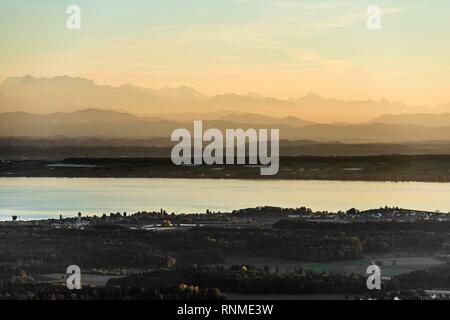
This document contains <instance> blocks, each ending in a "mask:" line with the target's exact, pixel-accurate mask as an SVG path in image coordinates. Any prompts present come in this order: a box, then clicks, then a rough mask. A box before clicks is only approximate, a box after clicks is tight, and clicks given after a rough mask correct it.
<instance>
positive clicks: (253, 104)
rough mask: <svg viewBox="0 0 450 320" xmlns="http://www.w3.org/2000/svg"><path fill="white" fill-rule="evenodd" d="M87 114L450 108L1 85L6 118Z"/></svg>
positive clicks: (374, 113)
mask: <svg viewBox="0 0 450 320" xmlns="http://www.w3.org/2000/svg"><path fill="white" fill-rule="evenodd" d="M86 108H99V109H107V110H114V111H120V112H127V113H131V114H138V115H152V114H166V115H167V114H177V113H178V114H179V113H183V114H186V113H218V112H219V113H220V112H222V111H223V110H226V111H234V112H245V113H255V114H259V115H268V116H273V117H280V118H283V117H297V118H301V119H303V120H305V121H310V122H318V123H358V122H367V121H370V120H372V119H374V118H376V117H380V116H382V115H385V114H402V113H444V112H450V104H448V105H443V106H439V107H436V108H429V107H412V106H407V105H405V104H402V103H400V102H389V101H385V100H383V101H373V100H366V101H340V100H336V99H326V98H323V97H321V96H319V95H317V94H314V93H310V94H307V95H306V96H303V97H300V98H293V99H289V100H282V99H277V98H270V97H263V96H259V95H255V94H247V95H239V94H234V93H227V94H222V95H216V96H206V95H203V94H201V93H199V92H197V91H196V90H194V89H192V88H188V87H179V88H162V89H159V90H155V89H148V88H141V87H136V86H132V85H123V86H120V87H112V86H104V85H97V84H96V83H94V82H93V81H91V80H88V79H84V78H72V77H68V76H61V77H54V78H35V77H32V76H25V77H16V78H8V79H6V80H5V81H4V82H3V83H2V84H1V85H0V111H1V112H14V111H23V112H30V113H36V114H45V113H53V112H73V111H77V110H81V109H86ZM246 121H247V120H246ZM294 121H297V120H294ZM294 125H295V124H294Z"/></svg>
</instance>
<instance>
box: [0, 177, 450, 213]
mask: <svg viewBox="0 0 450 320" xmlns="http://www.w3.org/2000/svg"><path fill="white" fill-rule="evenodd" d="M263 205H270V206H280V207H300V206H306V207H310V208H312V209H313V210H328V211H337V210H347V209H349V208H352V207H355V208H358V209H360V210H363V209H370V208H378V207H381V206H385V205H388V206H398V207H403V208H407V209H417V210H430V211H435V210H440V211H442V212H448V211H450V183H426V182H398V183H392V182H355V181H349V182H342V181H296V180H292V181H286V180H210V179H199V180H195V179H99V178H87V179H59V178H0V219H2V220H10V219H11V216H12V215H18V216H20V218H21V219H23V220H29V219H40V218H56V217H59V215H60V214H62V215H63V216H65V217H68V216H71V217H72V216H75V215H76V214H77V213H78V212H82V213H83V215H94V214H96V215H101V214H103V213H106V214H109V213H110V212H124V211H125V212H128V213H130V214H131V213H134V212H137V211H153V210H155V211H159V210H160V209H161V208H164V209H165V210H166V211H167V212H170V213H171V212H177V213H181V212H185V213H193V212H199V213H203V212H205V211H206V210H207V209H209V210H213V211H222V212H226V211H231V210H233V209H241V208H249V207H256V206H263Z"/></svg>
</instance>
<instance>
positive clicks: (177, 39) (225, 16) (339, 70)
mask: <svg viewBox="0 0 450 320" xmlns="http://www.w3.org/2000/svg"><path fill="white" fill-rule="evenodd" d="M372 4H375V5H378V6H379V7H380V8H381V10H382V16H381V24H382V28H381V30H377V31H374V30H369V29H368V28H367V26H366V20H367V12H366V10H367V8H368V6H369V5H372ZM69 5H78V6H79V7H80V9H81V30H68V29H67V27H66V20H67V18H68V15H67V14H66V8H67V7H68V6H69ZM0 8H1V10H0V80H3V79H5V78H7V77H10V76H24V75H27V74H30V75H33V76H57V75H70V76H80V77H85V78H89V79H92V80H94V81H95V82H96V83H98V84H109V85H121V84H126V83H131V84H135V85H139V86H144V87H152V88H160V87H165V86H180V85H183V86H190V87H194V88H196V89H197V90H198V91H200V92H202V93H205V94H209V95H212V94H222V93H227V92H234V93H248V92H252V93H257V94H261V95H265V96H273V97H279V98H290V97H299V96H302V95H304V94H306V93H308V92H316V93H318V94H320V95H323V96H325V97H334V98H338V99H345V100H354V99H377V100H379V99H388V100H393V101H402V102H405V103H408V104H411V105H427V106H435V105H438V104H441V103H447V102H449V101H450V90H449V88H450V58H449V57H450V41H449V40H450V35H449V31H450V1H448V0H433V1H429V0H414V1H411V0H371V1H366V0H339V1H337V0H336V1H329V0H315V1H303V0H164V1H162V0H160V1H153V0H114V1H111V0H70V1H62V0H40V1H36V0H20V1H17V0H14V1H12V0H0Z"/></svg>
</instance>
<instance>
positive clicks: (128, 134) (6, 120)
mask: <svg viewBox="0 0 450 320" xmlns="http://www.w3.org/2000/svg"><path fill="white" fill-rule="evenodd" d="M211 117H212V115H211V114H210V115H208V116H207V118H209V119H206V120H204V128H205V129H207V128H218V129H220V130H225V129H228V128H243V129H248V128H279V129H280V136H281V139H290V140H315V141H340V142H348V143H353V142H370V143H373V142H377V143H392V142H405V141H425V140H433V141H436V140H450V139H449V137H450V123H449V122H447V123H444V122H441V124H442V125H443V126H429V127H426V126H419V125H415V124H411V125H410V124H406V125H405V124H384V123H378V122H374V123H365V124H317V123H310V122H306V121H303V120H301V119H299V118H295V117H287V118H275V117H268V116H261V115H257V114H247V113H236V112H234V113H230V114H227V113H226V112H224V113H218V114H216V118H215V119H213V118H211ZM406 117H407V118H409V117H410V116H409V115H406ZM441 117H442V118H443V119H444V118H445V119H450V117H449V115H448V114H447V115H442V116H441ZM413 118H414V117H413ZM233 119H239V120H236V121H233ZM388 119H390V118H389V117H388ZM398 119H401V117H399V118H398ZM397 122H401V121H400V120H397ZM177 128H188V129H190V130H192V122H191V121H190V120H185V121H175V120H171V119H165V118H162V117H139V116H135V115H131V114H128V113H118V112H114V111H108V110H98V109H85V110H80V111H76V112H71V113H52V114H47V115H42V114H32V113H24V112H11V113H2V114H0V136H3V137H7V136H10V137H11V136H29V137H53V136H66V137H107V138H128V139H134V138H139V139H148V138H165V139H167V140H170V135H171V133H172V132H173V130H175V129H177Z"/></svg>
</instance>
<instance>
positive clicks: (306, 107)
mask: <svg viewBox="0 0 450 320" xmlns="http://www.w3.org/2000/svg"><path fill="white" fill-rule="evenodd" d="M447 108H448V109H449V110H450V104H449V105H443V106H440V107H437V108H434V109H431V108H424V107H408V106H406V105H404V104H401V103H391V102H387V101H381V102H375V101H371V100H368V101H338V100H335V99H324V98H322V97H320V96H318V95H316V94H308V95H306V96H304V97H302V98H298V99H291V100H280V99H275V98H265V97H261V96H256V95H253V94H252V95H237V94H225V95H218V96H214V97H208V96H205V95H202V94H200V93H198V92H196V91H195V90H194V89H191V88H187V87H180V88H163V89H160V90H154V89H144V88H139V87H134V86H129V85H127V86H121V87H117V88H115V87H111V86H99V85H96V84H95V83H94V82H93V81H90V80H87V79H82V78H71V77H56V78H34V77H31V76H27V77H23V78H9V79H7V80H6V81H4V82H3V84H2V85H1V86H0V136H3V137H8V136H29V137H52V136H66V137H107V138H129V139H134V138H138V139H141V138H143V139H148V138H165V139H170V135H171V133H172V131H173V130H174V129H176V128H181V127H183V128H189V129H191V128H192V121H193V120H204V127H205V128H218V129H221V130H225V129H227V128H244V129H247V128H279V129H280V134H281V139H290V140H315V141H340V142H348V143H354V142H363V143H366V142H367V143H374V142H377V143H378V142H380V143H393V142H405V141H429V140H442V141H443V140H450V113H441V114H437V113H436V112H445V111H446V110H447ZM421 110H422V111H426V112H427V113H417V112H420V111H421ZM402 112H405V113H404V114H402ZM371 115H373V117H369V116H371ZM306 119H307V120H306ZM311 119H313V120H315V121H312V120H311Z"/></svg>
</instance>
